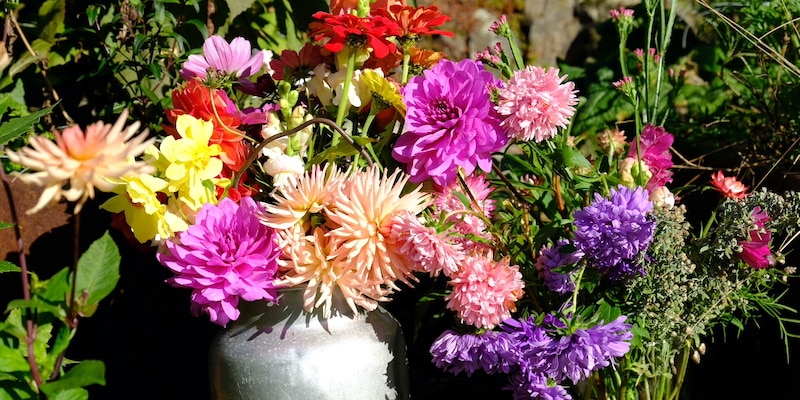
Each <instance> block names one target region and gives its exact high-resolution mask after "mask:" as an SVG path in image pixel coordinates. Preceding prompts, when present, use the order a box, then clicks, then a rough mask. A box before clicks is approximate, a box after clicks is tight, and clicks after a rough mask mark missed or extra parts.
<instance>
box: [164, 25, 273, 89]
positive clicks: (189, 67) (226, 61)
mask: <svg viewBox="0 0 800 400" xmlns="http://www.w3.org/2000/svg"><path fill="white" fill-rule="evenodd" d="M271 58H272V52H271V51H258V52H256V53H255V54H253V48H252V47H251V46H250V41H248V40H247V39H245V38H242V37H236V38H234V39H233V40H232V41H231V42H230V43H228V42H227V41H225V39H223V38H222V37H220V36H216V35H214V36H210V37H209V38H208V39H206V41H205V43H204V44H203V55H199V54H193V55H190V56H189V58H188V59H187V60H186V62H185V63H184V64H183V68H182V69H181V71H180V73H181V77H182V78H183V79H185V80H187V81H188V80H191V79H192V78H195V77H197V78H200V79H206V77H207V75H208V74H209V73H218V74H220V75H233V76H235V78H236V79H244V78H249V77H251V76H253V75H255V74H257V73H258V72H259V71H260V70H261V68H262V67H264V66H267V68H269V61H270V59H271Z"/></svg>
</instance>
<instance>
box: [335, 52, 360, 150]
mask: <svg viewBox="0 0 800 400" xmlns="http://www.w3.org/2000/svg"><path fill="white" fill-rule="evenodd" d="M355 69H356V51H355V50H353V49H349V50H348V54H347V69H346V70H345V73H344V83H343V85H342V93H341V96H340V98H339V109H338V110H337V113H336V125H338V126H342V123H344V117H345V116H347V110H348V109H349V108H350V85H351V81H352V80H353V74H354V73H355ZM338 142H339V137H338V135H337V133H336V132H334V133H333V139H332V140H331V146H335V145H336V144H337V143H338Z"/></svg>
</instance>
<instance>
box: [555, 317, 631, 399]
mask: <svg viewBox="0 0 800 400" xmlns="http://www.w3.org/2000/svg"><path fill="white" fill-rule="evenodd" d="M626 319H627V317H625V316H624V315H623V316H620V317H618V318H617V319H615V320H614V321H612V322H610V323H608V324H602V323H601V324H598V325H595V326H593V327H591V328H589V329H577V330H576V331H575V332H574V333H572V334H570V335H566V336H562V337H561V338H558V339H556V340H554V341H553V342H551V343H549V344H548V347H550V349H548V350H549V352H550V355H551V356H550V358H549V359H548V360H547V362H546V364H549V370H548V373H547V375H548V376H550V377H552V378H553V379H555V380H556V382H564V380H565V379H567V378H569V379H570V380H571V381H572V383H578V381H580V380H581V379H584V378H586V377H587V376H589V374H590V373H591V372H592V371H597V370H599V369H602V368H605V367H607V366H609V365H611V364H612V363H613V362H614V358H615V357H622V356H623V355H625V354H626V353H627V352H628V350H629V349H630V345H631V344H630V340H631V339H633V333H631V325H629V324H626V323H625V320H626Z"/></svg>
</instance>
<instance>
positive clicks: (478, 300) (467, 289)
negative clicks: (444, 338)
mask: <svg viewBox="0 0 800 400" xmlns="http://www.w3.org/2000/svg"><path fill="white" fill-rule="evenodd" d="M449 283H450V285H451V286H452V287H453V291H452V292H451V293H450V294H449V295H448V296H447V297H446V298H445V300H447V301H448V302H447V308H448V309H450V310H453V311H456V312H457V313H458V317H459V318H461V320H462V321H463V322H464V323H466V324H470V325H473V326H475V327H477V328H487V329H491V328H493V327H494V326H495V325H497V324H499V323H500V322H502V321H504V320H506V319H508V318H511V312H512V311H515V310H516V302H517V300H518V299H519V298H520V297H522V295H523V294H524V293H523V291H522V288H523V287H525V283H524V282H523V280H522V274H521V273H520V272H519V267H517V266H516V265H515V266H510V265H509V264H508V259H506V258H504V259H502V260H500V261H497V262H495V261H494V260H492V258H491V255H489V254H486V255H472V256H468V257H467V259H466V260H464V263H463V265H462V267H461V269H460V270H459V271H458V272H456V273H455V274H454V275H453V276H452V277H451V280H450V282H449Z"/></svg>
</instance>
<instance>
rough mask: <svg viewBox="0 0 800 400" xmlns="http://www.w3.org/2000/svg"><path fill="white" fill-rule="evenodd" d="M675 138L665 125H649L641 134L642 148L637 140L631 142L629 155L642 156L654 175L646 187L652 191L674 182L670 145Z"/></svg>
mask: <svg viewBox="0 0 800 400" xmlns="http://www.w3.org/2000/svg"><path fill="white" fill-rule="evenodd" d="M674 140H675V137H674V136H672V134H671V133H669V132H667V131H666V130H665V129H664V127H663V126H653V125H649V124H648V125H647V126H645V127H644V130H642V134H641V135H639V143H641V145H642V148H641V150H640V149H639V148H638V145H637V141H636V140H634V141H633V143H632V144H631V149H630V152H628V157H633V158H637V157H641V159H642V162H644V163H645V165H647V167H648V168H649V169H650V172H651V173H652V174H653V176H652V177H651V178H650V180H648V181H647V185H646V186H645V188H646V189H647V190H648V191H649V192H650V193H652V192H653V191H654V190H655V189H656V188H658V187H661V186H664V185H666V184H667V183H669V182H672V171H670V170H669V169H670V168H672V153H670V150H669V148H670V146H672V142H673V141H674Z"/></svg>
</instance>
